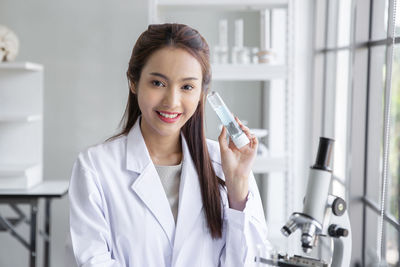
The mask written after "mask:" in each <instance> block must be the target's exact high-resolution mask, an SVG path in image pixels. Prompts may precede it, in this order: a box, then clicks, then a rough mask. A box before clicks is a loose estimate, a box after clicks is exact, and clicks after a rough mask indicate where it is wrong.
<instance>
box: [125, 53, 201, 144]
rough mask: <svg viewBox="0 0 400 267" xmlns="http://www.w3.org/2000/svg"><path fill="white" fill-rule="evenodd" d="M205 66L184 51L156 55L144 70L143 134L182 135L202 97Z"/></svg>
mask: <svg viewBox="0 0 400 267" xmlns="http://www.w3.org/2000/svg"><path fill="white" fill-rule="evenodd" d="M201 85H202V71H201V65H200V63H199V62H198V61H197V59H196V58H194V57H193V56H192V55H190V54H189V53H188V52H186V51H185V50H183V49H180V48H162V49H160V50H157V51H156V52H154V53H153V54H152V55H151V56H150V58H149V59H148V61H147V63H146V65H145V66H144V68H143V69H142V73H141V76H140V80H139V83H138V85H137V87H136V88H132V91H133V93H137V97H138V102H139V108H140V110H141V112H142V123H141V124H142V125H141V127H142V131H143V132H145V133H146V134H151V135H156V136H172V135H178V136H179V133H180V129H181V128H182V126H183V125H184V124H185V123H186V122H187V121H188V120H189V119H190V117H191V116H192V115H193V113H194V112H195V111H196V108H197V106H198V104H199V101H200V97H201Z"/></svg>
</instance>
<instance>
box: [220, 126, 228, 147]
mask: <svg viewBox="0 0 400 267" xmlns="http://www.w3.org/2000/svg"><path fill="white" fill-rule="evenodd" d="M218 142H219V146H220V149H227V148H228V142H227V141H226V129H225V127H223V126H222V130H221V133H220V135H219V136H218Z"/></svg>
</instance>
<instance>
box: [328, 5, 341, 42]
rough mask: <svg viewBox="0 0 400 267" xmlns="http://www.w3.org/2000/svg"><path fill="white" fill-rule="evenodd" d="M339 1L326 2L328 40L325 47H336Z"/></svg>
mask: <svg viewBox="0 0 400 267" xmlns="http://www.w3.org/2000/svg"><path fill="white" fill-rule="evenodd" d="M338 6H339V0H331V1H328V28H327V29H328V38H327V45H326V46H327V47H336V44H337V24H338Z"/></svg>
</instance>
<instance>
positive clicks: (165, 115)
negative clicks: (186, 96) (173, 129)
mask: <svg viewBox="0 0 400 267" xmlns="http://www.w3.org/2000/svg"><path fill="white" fill-rule="evenodd" d="M158 113H160V114H161V115H162V116H163V117H166V118H170V119H173V118H176V117H177V116H178V115H179V114H166V113H162V112H158Z"/></svg>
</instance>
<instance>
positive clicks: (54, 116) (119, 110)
mask: <svg viewBox="0 0 400 267" xmlns="http://www.w3.org/2000/svg"><path fill="white" fill-rule="evenodd" d="M146 10H147V2H146V1H145V0H140V1H138V0H136V1H128V0H117V1H95V0H85V1H52V0H36V1H22V0H21V1H15V0H1V1H0V24H4V25H6V26H8V27H9V28H11V29H12V30H13V31H14V32H15V33H16V34H17V35H18V37H19V39H20V43H21V44H20V53H19V56H18V57H17V61H32V62H36V63H41V64H43V65H44V67H45V80H44V86H45V88H44V91H45V93H44V103H45V104H44V138H45V140H44V179H46V180H68V179H69V178H70V173H71V168H72V164H73V162H74V160H75V158H76V156H77V154H78V152H79V151H81V150H83V149H84V148H85V147H87V146H89V145H91V144H94V143H96V142H100V141H102V140H104V139H106V138H107V137H109V136H110V135H112V134H113V133H114V132H115V129H116V128H117V126H118V123H119V121H120V118H121V116H122V114H123V111H124V108H125V104H126V98H127V93H128V89H127V85H126V78H125V72H126V69H127V66H128V61H129V57H130V54H131V49H132V47H133V44H134V42H135V41H136V39H137V37H138V36H139V34H140V33H141V32H143V31H144V30H145V29H146V26H147V12H144V11H146ZM52 207H53V209H52V212H53V214H52V215H53V221H52V223H53V225H52V229H51V230H52V234H53V236H52V242H53V244H52V247H51V254H52V266H63V263H62V261H63V258H64V240H65V236H66V234H67V230H68V198H67V197H65V198H63V199H61V200H55V201H54V202H53V205H52ZM20 230H22V233H24V234H27V228H26V227H21V229H20ZM38 245H39V248H41V243H40V242H38ZM0 247H1V249H0V266H27V265H28V251H27V250H26V249H25V248H23V247H22V246H21V245H20V244H19V243H18V242H17V241H16V240H15V239H13V238H11V237H10V236H9V235H8V234H5V233H1V232H0ZM38 256H39V257H40V258H41V256H42V255H41V253H40V254H39V255H38Z"/></svg>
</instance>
